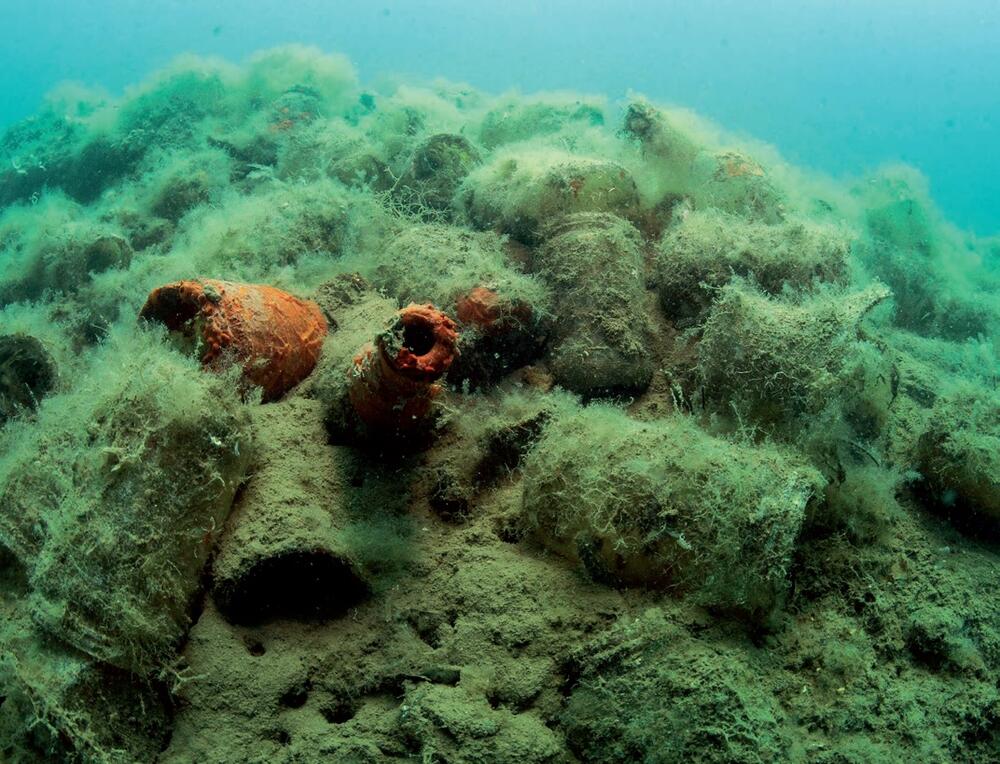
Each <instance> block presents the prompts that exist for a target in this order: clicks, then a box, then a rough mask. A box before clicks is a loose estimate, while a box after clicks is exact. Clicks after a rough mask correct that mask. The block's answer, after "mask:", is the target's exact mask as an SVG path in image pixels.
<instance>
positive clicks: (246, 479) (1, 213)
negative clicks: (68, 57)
mask: <svg viewBox="0 0 1000 764" xmlns="http://www.w3.org/2000/svg"><path fill="white" fill-rule="evenodd" d="M0 145H2V148H3V151H4V153H5V155H6V156H8V157H9V159H10V161H9V163H8V164H7V165H5V166H4V168H3V169H2V170H0V612H2V618H0V760H2V761H4V762H43V761H80V762H161V763H162V764H183V763H187V762H198V763H199V764H201V763H205V764H211V763H213V762H214V763H218V764H222V763H226V764H230V763H232V764H235V763H237V762H241V763H242V762H315V761H333V762H382V761H415V762H450V763H458V762H631V761H644V762H720V763H722V762H786V761H787V762H822V763H824V764H847V763H848V762H850V763H858V764H860V763H862V762H872V763H875V762H897V761H898V762H913V761H919V762H977V763H979V762H998V761H1000V682H998V676H1000V597H998V594H997V592H998V590H1000V557H998V550H1000V546H998V544H1000V477H998V476H1000V396H998V393H997V380H998V378H1000V364H998V353H997V351H998V346H997V337H998V334H997V328H998V321H1000V296H998V295H1000V275H998V263H1000V240H998V239H997V238H996V237H994V238H989V237H976V236H972V235H970V234H966V233H963V232H961V231H960V230H958V229H957V228H956V227H954V226H952V225H951V224H950V223H949V222H948V221H947V220H946V219H944V217H943V216H942V215H941V214H940V212H939V211H938V210H937V208H936V207H935V205H934V203H933V200H932V199H931V198H930V196H929V194H928V192H927V189H926V183H925V181H924V179H923V178H922V177H921V175H920V173H919V172H918V171H917V170H915V169H913V168H909V167H905V166H890V167H885V168H883V169H882V170H880V171H879V172H878V173H875V174H873V175H871V176H870V177H864V178H859V179H857V180H856V181H852V182H847V181H833V180H831V179H828V178H825V177H821V176H818V175H816V174H813V173H810V172H807V171H805V170H801V169H798V168H796V167H794V166H791V165H790V164H788V163H787V162H785V161H784V160H783V159H782V158H781V157H780V156H779V155H778V154H777V152H776V151H774V150H773V149H772V148H770V147H768V146H767V145H764V144H755V143H752V142H749V141H746V140H744V141H734V139H733V138H732V136H730V135H728V134H727V133H726V132H725V130H724V128H722V127H719V126H715V125H712V124H710V123H708V122H707V121H705V120H703V119H701V118H699V117H698V116H697V115H695V114H692V113H690V112H687V111H685V110H683V109H679V108H676V107H667V106H664V105H660V104H655V103H651V102H648V101H647V100H645V99H643V98H642V97H641V96H632V97H630V98H629V99H628V100H626V101H624V102H622V103H613V104H612V103H608V102H606V101H605V100H603V99H601V98H597V97H592V96H588V95H584V94H578V93H540V94H522V93H506V94H493V93H484V92H480V91H478V90H476V89H474V88H471V87H469V86H466V85H462V84H460V83H452V82H445V81H435V82H429V83H426V84H423V85H415V84H412V83H408V84H399V85H394V84H382V85H381V86H379V87H378V88H375V87H370V86H369V85H368V84H366V83H363V82H359V80H358V78H357V76H356V74H355V73H354V70H353V69H352V67H351V65H350V63H349V62H348V61H346V60H345V59H343V58H341V57H339V56H335V55H328V54H324V53H320V52H318V51H316V50H313V49H308V48H304V47H298V46H289V47H285V48H279V49H274V50H270V51H264V52H261V53H259V54H257V55H256V56H254V57H253V58H252V59H250V60H249V61H248V62H246V63H244V64H242V65H239V66H236V65H231V64H226V63H223V62H219V61H213V60H206V59H199V58H192V57H189V58H183V59H181V60H179V61H178V62H177V63H175V64H174V65H172V66H170V67H169V68H167V69H165V70H163V71H161V72H158V73H157V74H155V75H154V76H152V77H151V78H150V79H148V80H147V81H145V82H142V83H139V84H136V85H135V86H134V87H132V88H130V89H129V90H128V91H127V92H126V94H125V95H124V96H123V97H122V98H120V99H111V98H108V97H107V96H103V95H100V94H97V93H92V92H90V91H87V90H84V89H80V88H77V89H73V88H65V89H62V90H60V91H58V92H57V93H56V94H55V95H54V96H53V97H52V99H51V100H50V102H49V103H48V104H47V105H46V107H45V108H44V109H43V110H41V111H40V112H39V113H38V114H37V115H35V116H34V117H32V118H30V119H28V120H26V121H24V122H21V123H19V124H17V125H15V126H13V127H11V128H10V129H8V130H7V132H6V133H5V134H4V135H3V136H2V138H0ZM185 279H188V280H199V279H201V280H203V279H215V280H221V281H224V282H236V283H249V284H266V285H272V286H275V287H277V288H279V289H281V290H284V291H286V292H288V293H291V294H292V295H295V296H297V297H298V298H301V299H303V300H310V301H314V302H315V303H316V305H317V306H318V308H317V309H318V310H320V311H321V312H322V314H323V316H324V319H323V320H324V321H325V323H326V325H327V328H328V333H327V334H326V335H325V339H323V348H322V355H321V356H320V358H319V361H318V363H317V364H315V368H314V369H312V365H310V367H309V368H310V369H312V370H311V373H309V374H308V375H307V376H305V377H304V380H302V381H301V382H298V384H294V385H292V386H291V387H289V388H288V389H282V391H281V392H280V393H279V394H277V395H274V396H270V397H272V398H274V400H269V401H267V402H261V395H260V393H259V392H256V393H255V391H254V385H253V383H252V381H249V382H248V380H249V379H250V378H251V377H253V374H254V373H255V372H254V371H253V369H254V368H258V369H259V368H261V367H263V366H266V364H267V363H270V362H275V363H283V362H284V361H282V360H281V359H286V358H287V357H289V356H292V357H294V356H295V354H296V353H297V352H300V350H301V348H299V347H298V345H299V344H301V343H300V342H299V340H297V339H296V338H295V337H293V338H292V339H291V340H290V342H289V343H288V345H287V346H285V345H284V344H282V343H283V342H284V340H282V341H281V342H278V341H277V340H275V339H274V338H273V337H269V336H264V335H261V336H262V337H263V339H260V340H259V344H258V346H256V347H257V349H256V351H255V352H257V353H258V355H256V356H254V358H253V359H250V360H247V359H246V358H245V357H241V356H239V352H238V351H237V352H236V353H235V354H234V355H233V356H225V357H224V358H223V360H222V361H221V362H219V363H213V364H211V365H210V366H211V368H202V364H201V363H200V361H199V357H200V356H199V354H200V353H202V352H203V351H204V350H205V347H204V343H199V342H198V338H197V337H196V336H195V337H191V336H189V337H188V341H187V342H186V343H185V342H184V341H178V338H177V337H176V336H170V335H171V333H170V332H168V331H167V327H165V326H163V325H162V323H163V322H162V321H161V322H157V321H140V320H139V319H138V318H137V316H138V315H139V313H140V311H141V309H142V307H143V305H144V303H145V302H146V300H147V296H148V295H149V293H150V291H151V290H153V289H154V288H156V287H160V286H163V285H167V284H170V283H172V282H176V281H180V280H185ZM226 288H229V287H226ZM212 289H214V287H213V288H212ZM477 289H480V290H488V293H489V294H490V295H492V297H490V298H489V299H490V300H495V303H494V302H489V306H491V307H489V309H488V310H487V308H482V310H480V311H479V312H477V311H475V310H473V311H471V312H469V311H468V310H463V307H462V306H463V304H464V305H466V306H467V305H468V304H469V303H468V300H469V299H470V298H469V295H470V294H479V295H480V296H481V295H482V294H485V292H478V293H477V292H475V290H477ZM208 294H209V297H208V298H207V299H208V300H209V302H213V304H215V303H216V302H217V301H218V300H217V297H213V295H214V294H215V292H212V290H211V289H209V292H208ZM463 301H466V302H464V303H463ZM412 303H416V304H419V305H424V304H432V305H434V306H435V307H436V308H437V309H439V310H440V311H441V313H442V314H444V316H445V317H446V318H445V319H441V320H442V321H448V320H453V321H454V322H455V331H456V333H457V340H456V341H457V347H456V349H455V353H452V354H451V355H450V356H449V360H448V363H450V364H451V365H450V366H448V365H447V364H445V368H438V369H437V371H436V373H435V375H434V376H435V378H436V379H434V380H432V379H430V378H429V377H428V379H424V380H422V381H421V382H420V385H418V386H417V387H418V388H419V392H412V393H406V394H405V395H403V397H401V398H400V397H397V398H393V397H392V396H391V395H389V393H388V392H387V390H389V387H386V386H385V385H383V386H382V387H379V386H378V385H377V384H375V383H372V384H373V385H374V387H372V388H371V389H374V390H375V392H374V393H373V392H371V389H366V391H364V392H362V393H359V392H358V391H359V390H360V389H361V388H360V387H359V385H361V384H362V382H359V381H358V380H359V376H361V377H363V374H366V373H369V372H366V371H365V372H362V371H359V369H362V368H363V367H362V366H359V365H358V364H359V363H361V362H360V361H358V360H357V359H359V358H362V359H363V358H364V357H365V355H364V354H365V353H366V352H368V351H367V350H366V348H371V347H372V345H371V344H370V343H375V348H376V350H375V351H373V352H379V351H378V348H379V347H383V346H385V345H386V344H387V343H389V344H391V342H393V341H396V342H397V345H392V348H393V352H395V350H397V349H399V347H400V345H399V343H402V345H401V346H402V347H403V348H404V349H409V350H410V351H412V352H413V353H415V354H417V355H419V354H420V353H421V352H423V350H425V349H426V348H425V347H424V344H425V342H427V341H428V340H427V338H414V337H412V336H409V335H406V334H405V333H399V332H397V333H396V334H394V333H393V332H394V331H395V329H398V326H397V325H395V324H394V321H396V319H397V311H398V310H399V309H400V308H404V307H405V306H407V305H410V304H412ZM484 311H485V312H484ZM489 311H493V312H489ZM484 316H486V317H485V318H484ZM275 321H277V323H278V324H280V321H278V320H277V319H275ZM275 325H277V324H275ZM394 327H395V329H394ZM197 331H200V327H199V329H198V330H197ZM173 334H174V335H176V334H177V332H173ZM380 338H381V339H380ZM299 339H301V338H299ZM321 339H322V338H321ZM379 342H381V343H383V344H382V345H381V346H380V345H379V344H378V343H379ZM279 345H280V346H281V348H282V349H281V351H280V352H278V350H276V348H278V347H279ZM262 347H263V348H264V350H261V348H262ZM274 358H279V361H274ZM226 359H228V360H229V361H232V362H231V363H227V362H226ZM255 364H256V367H255ZM241 365H242V366H243V368H242V370H241ZM370 373H372V374H376V373H377V372H370ZM381 373H383V374H390V372H385V371H383V372H381ZM241 375H242V377H241ZM295 381H298V380H297V379H296V380H295ZM369 381H370V380H369ZM365 384H367V382H365ZM407 384H409V383H407ZM430 385H437V386H438V387H437V388H435V391H436V394H434V395H431V393H430V392H429V391H430V390H431V388H430V387H429V386H430ZM392 389H393V390H395V391H396V392H398V390H397V389H396V388H392ZM414 389H417V388H414ZM406 390H410V388H409V387H407V388H406ZM406 395H411V397H412V396H416V398H420V396H426V398H427V401H426V402H427V406H425V407H423V408H421V407H419V406H418V407H417V408H414V409H413V410H412V411H415V412H416V413H413V414H412V415H411V409H409V408H407V409H406V416H405V417H401V416H400V415H399V411H400V410H402V403H401V401H403V400H404V399H405V400H410V398H407V397H406ZM359 396H361V397H359ZM364 396H367V397H364ZM380 396H381V397H380ZM265 397H268V396H267V395H266V394H265ZM359 400H363V401H364V403H363V404H361V403H359V402H358V401H359ZM420 400H423V399H420ZM407 405H409V404H407ZM380 407H381V408H380ZM373 412H374V413H373ZM387 423H388V424H387Z"/></svg>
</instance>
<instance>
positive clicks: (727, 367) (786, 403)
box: [699, 281, 889, 423]
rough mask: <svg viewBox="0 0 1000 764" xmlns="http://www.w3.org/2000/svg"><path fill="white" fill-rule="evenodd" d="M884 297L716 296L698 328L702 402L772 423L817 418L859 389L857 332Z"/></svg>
mask: <svg viewBox="0 0 1000 764" xmlns="http://www.w3.org/2000/svg"><path fill="white" fill-rule="evenodd" d="M888 296H889V290H888V289H887V288H886V287H885V286H883V285H881V284H875V285H873V286H871V287H868V288H867V289H865V290H863V291H860V292H854V293H849V294H837V293H822V294H818V295H816V296H812V297H808V298H806V299H802V300H799V301H795V302H792V301H788V300H778V299H773V298H770V297H768V296H767V295H764V294H762V293H761V292H760V291H758V290H757V289H754V288H752V287H750V286H748V285H747V284H746V283H745V282H741V281H735V282H733V283H731V284H729V285H728V286H726V287H724V288H723V290H722V295H721V297H720V298H719V299H718V301H717V302H716V304H715V305H714V306H713V308H712V311H711V313H710V315H709V317H708V321H707V322H706V324H705V332H704V336H703V337H702V340H701V343H700V346H699V367H700V372H701V376H702V378H703V380H704V383H705V386H706V390H707V393H708V395H710V396H711V397H713V398H718V399H722V400H726V401H729V402H731V403H732V404H733V405H736V406H737V407H739V408H743V409H745V410H746V411H747V413H749V414H750V415H751V416H753V418H754V419H756V420H757V421H759V422H762V423H773V422H777V421H781V420H783V419H786V418H793V417H795V416H797V415H799V414H803V413H817V412H819V411H820V410H822V409H823V408H824V407H825V406H826V405H827V404H828V403H830V402H831V401H833V400H836V399H837V398H838V397H845V394H846V393H849V392H854V393H857V392H859V391H860V389H861V388H863V386H864V383H865V379H866V372H865V358H864V356H863V350H864V347H863V342H862V341H860V340H859V335H858V332H859V324H860V322H861V320H862V318H863V317H864V316H865V314H866V313H867V312H868V311H869V310H871V309H872V308H873V307H874V306H875V305H877V304H878V303H880V302H882V301H883V300H885V299H886V298H887V297H888Z"/></svg>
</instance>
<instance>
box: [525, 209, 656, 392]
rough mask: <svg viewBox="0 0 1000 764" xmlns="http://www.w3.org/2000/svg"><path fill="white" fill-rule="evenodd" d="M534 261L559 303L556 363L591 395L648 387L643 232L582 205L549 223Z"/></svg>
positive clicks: (559, 377) (570, 382)
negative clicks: (578, 210)
mask: <svg viewBox="0 0 1000 764" xmlns="http://www.w3.org/2000/svg"><path fill="white" fill-rule="evenodd" d="M545 236H546V238H545V243H544V244H543V245H542V246H541V247H539V248H538V249H537V250H536V251H535V253H534V255H533V258H532V268H533V270H535V272H536V273H537V274H538V275H539V276H540V277H541V278H542V279H543V280H544V281H545V282H546V283H547V284H548V285H549V287H550V289H551V290H552V294H553V301H554V302H555V305H556V310H555V312H556V316H557V318H556V320H555V330H554V335H555V337H554V347H553V349H552V353H551V358H550V364H551V367H552V371H553V373H554V374H555V379H556V381H557V382H558V383H559V384H560V385H562V386H563V387H565V388H567V389H568V390H572V391H573V392H575V393H579V394H581V395H586V396H594V395H602V394H605V393H632V392H637V391H641V390H643V389H645V387H646V386H647V385H648V384H649V381H650V378H651V377H652V374H653V362H652V357H651V353H650V349H649V347H650V344H651V334H652V332H651V329H650V325H649V321H648V318H647V317H646V311H645V307H646V306H645V291H644V282H643V276H642V274H643V256H642V250H641V249H640V244H641V237H640V236H639V232H638V231H637V230H636V229H635V228H634V227H633V226H632V225H631V224H630V223H629V222H628V221H627V220H623V219H621V218H619V217H617V216H615V215H610V214H607V213H599V212H581V213H577V214H574V215H567V216H565V217H562V218H559V219H557V220H555V221H554V222H552V223H551V224H549V225H547V226H546V227H545Z"/></svg>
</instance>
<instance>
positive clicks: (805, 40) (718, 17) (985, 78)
mask: <svg viewBox="0 0 1000 764" xmlns="http://www.w3.org/2000/svg"><path fill="white" fill-rule="evenodd" d="M0 6H2V14H0V18H2V27H3V32H2V35H0V71H2V72H3V75H2V83H3V99H2V100H0V125H5V124H8V123H10V122H12V121H14V120H16V119H19V118H21V117H24V116H26V115H28V114H30V113H32V112H34V111H35V110H36V109H37V108H38V106H39V103H40V99H41V98H42V96H43V94H44V93H45V92H46V91H47V90H48V89H50V88H51V87H52V86H53V85H55V84H56V83H58V82H59V81H61V80H65V79H73V80H81V81H83V82H85V83H87V84H92V85H94V84H99V85H102V86H104V87H106V88H108V89H110V90H112V91H119V90H120V89H121V88H122V87H124V86H125V85H127V84H129V83H132V82H135V81H137V80H139V79H141V78H142V77H143V76H144V75H145V74H146V73H148V72H149V71H151V70H153V69H155V68H157V67H159V66H161V65H163V64H164V63H165V62H167V61H168V60H170V59H171V58H172V57H173V56H175V55H176V54H178V53H180V52H184V51H193V52H197V53H202V54H216V55H221V56H224V57H226V58H231V59H234V60H240V59H242V58H243V57H245V56H246V55H247V54H249V53H250V52H252V51H254V50H256V49H259V48H262V47H267V46H271V45H274V44H278V43H282V42H303V43H309V44H315V45H318V46H320V47H322V48H324V49H326V50H336V51H341V52H343V53H346V54H347V55H348V56H350V58H351V59H352V60H353V61H354V62H355V64H356V65H357V66H358V68H359V70H360V73H361V76H362V78H364V79H365V80H366V81H371V79H372V78H374V77H377V76H378V75H379V74H400V73H405V74H407V75H410V76H414V77H433V76H444V77H447V78H449V79H454V80H462V81H466V82H469V83H471V84H473V85H476V86H479V87H482V88H486V89H490V90H502V89H506V88H510V87H519V88H521V89H522V90H525V91H531V90H536V89H553V88H567V89H574V90H582V91H587V92H600V93H605V94H608V95H609V96H611V97H612V99H617V98H620V97H622V96H623V95H624V94H625V93H626V92H627V91H628V90H629V89H633V90H637V91H640V92H643V93H645V94H646V95H648V96H650V97H653V98H655V99H659V100H664V101H668V102H672V103H676V104H680V105H684V106H688V107H690V108H692V109H694V110H696V111H698V112H700V113H701V114H703V115H705V116H707V117H709V118H711V119H713V120H715V121H717V122H719V123H720V124H721V125H723V126H724V127H726V128H728V129H730V130H733V131H737V132H743V133H747V134H751V135H753V136H755V137H757V138H760V139H763V140H765V141H768V142H770V143H773V144H774V145H776V146H777V147H778V148H779V149H780V150H781V152H782V153H783V154H784V155H785V156H786V157H787V158H788V159H790V160H792V161H794V162H796V163H799V164H802V165H805V166H808V167H814V168H818V169H821V170H823V171H825V172H828V173H831V174H834V175H858V174H861V173H862V172H864V171H865V170H867V169H871V168H873V167H875V166H877V165H879V164H882V163H884V162H889V161H905V162H908V163H911V164H913V165H915V166H917V167H919V168H920V169H921V170H922V171H923V172H924V173H926V174H927V175H928V176H929V178H930V181H931V188H932V192H933V194H934V196H935V198H936V199H937V201H938V203H939V204H940V205H941V207H942V208H943V209H944V211H945V212H946V214H947V215H948V216H949V217H950V218H951V219H952V220H953V221H954V222H955V223H956V224H958V225H959V226H961V227H963V228H966V229H970V230H974V231H976V232H979V233H995V232H997V231H998V230H1000V209H998V204H997V200H998V199H1000V151H997V150H996V147H997V145H998V143H1000V56H998V55H997V51H996V44H997V40H998V39H1000V3H998V2H993V1H992V0H950V1H947V2H946V1H945V0H877V2H874V1H873V0H805V1H803V0H754V1H753V2H750V1H749V0H718V1H710V2H695V1H694V0H688V1H687V2H678V1H677V0H660V1H659V2H657V1H656V0H623V1H621V2H616V3H610V2H594V1H593V0H587V1H586V2H571V1H570V0H549V1H548V2H526V1H525V0H505V1H504V2H496V1H495V0H490V1H489V2H469V1H468V0H465V1H464V2H460V1H459V0H415V1H409V2H402V1H398V2H392V1H388V0H387V1H383V2H361V1H360V0H298V1H297V2H289V1H288V0H283V1H281V2H274V1H272V0H213V2H210V3H205V2H195V1H194V0H34V2H15V1H14V0H2V3H0Z"/></svg>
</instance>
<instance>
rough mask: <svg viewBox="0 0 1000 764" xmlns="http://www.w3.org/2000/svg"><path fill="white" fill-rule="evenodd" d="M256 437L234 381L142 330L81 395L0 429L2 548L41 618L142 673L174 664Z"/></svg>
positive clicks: (97, 653) (87, 379) (115, 345)
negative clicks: (16, 565)
mask: <svg viewBox="0 0 1000 764" xmlns="http://www.w3.org/2000/svg"><path fill="white" fill-rule="evenodd" d="M109 359H114V361H110V360H109ZM250 441H251V438H250V430H249V424H248V420H247V416H246V413H245V411H244V409H243V407H242V404H241V403H240V401H239V398H238V397H237V395H236V393H235V391H234V390H233V380H231V379H228V380H227V379H223V378H220V377H215V376H210V375H204V374H202V373H201V372H200V371H199V370H198V367H197V365H195V364H194V362H192V361H189V360H187V359H184V358H183V357H181V356H180V355H179V354H177V353H174V352H172V351H170V350H168V349H167V348H166V347H164V346H163V345H162V344H160V343H159V342H157V341H156V340H155V338H154V337H152V336H150V335H148V334H145V333H136V334H132V335H128V336H124V337H115V338H113V339H112V341H110V342H109V343H108V345H106V346H105V347H102V348H101V350H100V351H99V352H98V354H97V355H96V356H95V357H94V360H93V366H91V367H90V370H89V372H87V373H86V375H84V376H83V377H82V378H81V380H80V381H79V382H78V384H77V385H76V387H75V389H74V390H73V392H71V393H67V394H64V395H56V396H51V397H49V398H48V399H46V400H45V401H44V402H43V403H42V405H41V406H40V407H39V411H38V417H37V422H35V423H32V424H31V425H30V426H29V425H28V423H23V424H22V423H21V422H14V423H11V425H9V426H8V428H7V429H6V430H5V431H4V443H3V449H2V450H3V451H5V452H6V453H5V458H4V459H3V460H2V462H0V545H2V546H4V547H7V548H8V549H10V550H11V551H12V552H13V553H14V554H15V555H16V556H17V557H18V558H19V559H20V560H21V562H22V564H23V566H24V568H25V569H26V570H27V571H28V578H29V583H30V587H31V590H32V591H31V594H30V606H31V609H32V617H33V619H34V620H35V621H36V622H37V623H38V624H40V625H41V626H43V627H44V628H45V629H47V630H48V631H49V632H50V633H51V634H52V635H54V636H55V637H57V638H59V639H62V640H64V641H66V642H68V643H70V644H71V645H73V646H74V647H76V648H78V649H80V650H82V651H84V652H86V653H89V654H90V655H92V656H94V657H96V658H98V659H100V660H102V661H105V662H107V663H111V664H113V665H116V666H119V667H122V668H127V669H130V670H132V671H135V672H137V673H146V672H149V671H151V670H154V669H156V668H157V667H159V666H161V665H162V664H163V662H165V661H166V660H169V658H170V657H171V656H172V655H173V652H174V650H175V648H176V645H177V643H178V641H179V640H180V639H181V637H183V635H184V634H185V633H186V631H187V627H188V623H189V612H188V611H189V607H190V605H191V604H192V598H193V596H194V594H195V593H196V591H197V590H198V588H199V585H200V575H201V568H202V566H203V564H204V563H205V561H206V559H207V558H208V556H209V553H210V552H211V549H212V545H213V543H214V540H215V537H216V535H217V532H218V531H219V530H220V529H221V527H222V523H223V521H224V520H225V518H226V516H227V514H228V513H229V508H230V503H231V502H232V499H233V495H234V494H235V491H236V488H237V486H238V485H239V483H240V481H241V480H242V478H243V474H244V471H245V469H246V465H247V460H248V456H249V452H250Z"/></svg>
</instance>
